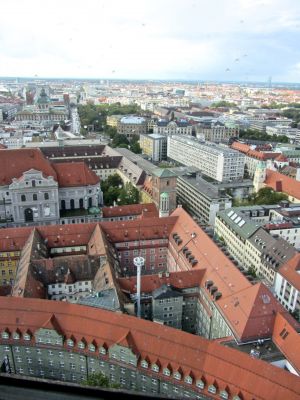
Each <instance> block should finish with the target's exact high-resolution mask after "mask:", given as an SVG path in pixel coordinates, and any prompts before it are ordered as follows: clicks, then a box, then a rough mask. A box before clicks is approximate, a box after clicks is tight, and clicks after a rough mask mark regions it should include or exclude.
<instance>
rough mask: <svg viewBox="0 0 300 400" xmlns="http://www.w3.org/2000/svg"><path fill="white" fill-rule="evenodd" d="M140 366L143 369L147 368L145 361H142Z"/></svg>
mask: <svg viewBox="0 0 300 400" xmlns="http://www.w3.org/2000/svg"><path fill="white" fill-rule="evenodd" d="M141 366H142V367H143V368H148V363H147V361H146V360H143V361H142V362H141Z"/></svg>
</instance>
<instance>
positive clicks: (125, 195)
mask: <svg viewBox="0 0 300 400" xmlns="http://www.w3.org/2000/svg"><path fill="white" fill-rule="evenodd" d="M137 203H139V191H138V190H137V189H136V188H135V187H134V186H133V185H132V184H131V183H130V182H127V183H125V185H124V187H123V188H122V189H121V190H120V193H119V200H118V204H120V205H125V204H137Z"/></svg>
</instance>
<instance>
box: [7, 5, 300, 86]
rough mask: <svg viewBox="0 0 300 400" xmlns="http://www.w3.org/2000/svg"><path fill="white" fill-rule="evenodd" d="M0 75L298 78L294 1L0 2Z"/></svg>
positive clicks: (297, 7)
mask: <svg viewBox="0 0 300 400" xmlns="http://www.w3.org/2000/svg"><path fill="white" fill-rule="evenodd" d="M3 16H4V18H3V20H2V24H1V27H0V37H1V44H0V49H1V54H2V57H1V65H0V76H16V77H28V76H33V77H40V78H42V77H43V78H44V77H53V78H63V77H69V78H80V77H85V78H94V79H146V80H148V79H155V80H165V79H169V80H190V81H192V80H213V81H244V82H247V81H249V82H253V81H258V82H267V81H268V79H269V77H272V81H273V82H287V83H289V82H300V51H299V50H298V48H297V43H298V41H299V36H300V35H299V33H300V24H299V16H300V5H299V3H298V2H297V1H295V0H289V1H287V2H285V4H281V3H280V2H279V1H278V0H255V1H248V0H235V1H232V2H230V4H226V3H224V2H222V1H219V0H214V1H213V2H211V3H210V4H206V3H204V2H203V1H202V0H200V1H192V0H191V1H187V2H180V1H175V2H174V1H173V2H171V1H169V0H167V1H164V2H163V3H162V4H161V3H159V2H158V1H154V2H151V3H150V2H147V1H142V2H137V1H136V0H131V1H129V2H126V4H125V3H123V2H120V1H117V0H116V1H112V2H110V3H109V4H108V3H106V2H104V1H94V0H89V1H88V2H87V3H86V5H85V8H83V7H82V6H79V5H78V4H75V5H74V4H72V7H70V6H68V5H66V4H61V3H59V2H58V1H54V2H51V4H47V3H46V4H43V7H41V6H40V4H39V3H38V2H37V1H35V0H30V1H28V2H26V3H22V2H20V1H19V0H12V1H11V2H9V3H6V4H4V5H3Z"/></svg>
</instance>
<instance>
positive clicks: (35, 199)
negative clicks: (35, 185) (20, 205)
mask: <svg viewBox="0 0 300 400" xmlns="http://www.w3.org/2000/svg"><path fill="white" fill-rule="evenodd" d="M32 200H34V201H37V194H36V193H33V195H32Z"/></svg>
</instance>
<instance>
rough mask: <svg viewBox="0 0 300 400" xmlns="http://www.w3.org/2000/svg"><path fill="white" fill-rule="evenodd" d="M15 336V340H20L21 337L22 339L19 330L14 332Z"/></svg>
mask: <svg viewBox="0 0 300 400" xmlns="http://www.w3.org/2000/svg"><path fill="white" fill-rule="evenodd" d="M13 338H14V339H15V340H19V339H20V335H19V333H18V332H14V334H13Z"/></svg>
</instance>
